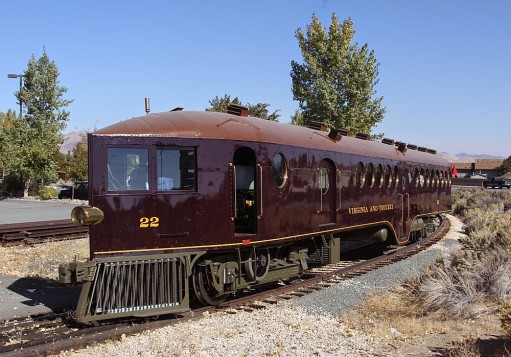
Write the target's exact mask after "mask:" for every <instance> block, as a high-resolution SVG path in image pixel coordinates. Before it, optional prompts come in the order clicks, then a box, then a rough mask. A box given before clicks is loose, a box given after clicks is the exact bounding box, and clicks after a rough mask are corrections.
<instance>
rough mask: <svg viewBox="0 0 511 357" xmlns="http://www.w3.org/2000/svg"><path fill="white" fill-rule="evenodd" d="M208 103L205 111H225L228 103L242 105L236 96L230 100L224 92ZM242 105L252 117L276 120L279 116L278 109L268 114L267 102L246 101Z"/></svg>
mask: <svg viewBox="0 0 511 357" xmlns="http://www.w3.org/2000/svg"><path fill="white" fill-rule="evenodd" d="M209 104H210V105H211V107H210V108H206V111H211V112H224V113H225V112H227V107H228V106H229V105H230V104H235V105H243V104H242V103H241V101H240V100H239V99H238V97H235V98H234V99H233V100H231V96H230V95H227V94H225V95H224V96H223V98H218V96H216V97H215V98H214V99H212V100H210V101H209ZM244 106H245V107H247V108H248V110H249V112H250V115H251V116H253V117H257V118H261V119H266V120H271V121H278V118H279V117H280V114H278V112H279V111H280V109H277V110H275V111H274V112H273V113H271V114H270V112H269V111H268V107H269V106H270V104H267V103H257V104H250V103H247V104H245V105H244Z"/></svg>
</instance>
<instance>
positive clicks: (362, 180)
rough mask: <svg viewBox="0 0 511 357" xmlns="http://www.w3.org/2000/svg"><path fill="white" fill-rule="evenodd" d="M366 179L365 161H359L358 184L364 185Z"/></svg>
mask: <svg viewBox="0 0 511 357" xmlns="http://www.w3.org/2000/svg"><path fill="white" fill-rule="evenodd" d="M365 180H366V175H365V170H364V163H363V162H359V163H358V165H357V186H358V187H363V186H364V183H365Z"/></svg>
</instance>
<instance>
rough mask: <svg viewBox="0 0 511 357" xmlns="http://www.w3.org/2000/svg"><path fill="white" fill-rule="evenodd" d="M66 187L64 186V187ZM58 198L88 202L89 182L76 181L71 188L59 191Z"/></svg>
mask: <svg viewBox="0 0 511 357" xmlns="http://www.w3.org/2000/svg"><path fill="white" fill-rule="evenodd" d="M64 187H66V186H64ZM59 198H73V199H76V200H88V199H89V182H88V181H77V182H75V183H74V184H73V186H67V187H66V188H64V189H63V190H60V193H59Z"/></svg>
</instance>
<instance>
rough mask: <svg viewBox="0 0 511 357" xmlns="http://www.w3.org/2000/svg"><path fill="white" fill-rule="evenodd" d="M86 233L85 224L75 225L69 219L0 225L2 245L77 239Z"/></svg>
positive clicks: (87, 231) (85, 235) (87, 230)
mask: <svg viewBox="0 0 511 357" xmlns="http://www.w3.org/2000/svg"><path fill="white" fill-rule="evenodd" d="M88 234H89V228H88V227H87V226H81V227H79V226H75V225H74V224H73V222H72V221H71V220H70V219H62V220H57V221H42V222H24V223H11V224H2V225H0V243H1V245H2V246H8V245H20V244H35V243H43V242H48V241H57V240H66V239H77V238H84V237H87V236H88Z"/></svg>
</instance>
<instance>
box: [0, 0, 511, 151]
mask: <svg viewBox="0 0 511 357" xmlns="http://www.w3.org/2000/svg"><path fill="white" fill-rule="evenodd" d="M313 12H315V13H316V15H317V16H318V18H319V19H320V21H321V22H322V24H323V26H325V27H326V26H328V25H329V24H330V19H331V14H332V13H336V14H337V16H338V17H339V18H340V20H344V19H346V18H348V17H351V18H352V20H353V22H354V28H355V30H356V35H355V40H356V41H357V42H358V43H359V44H364V43H367V44H368V45H369V48H370V49H373V50H374V51H375V56H376V58H377V60H378V62H379V63H380V75H379V80H380V83H379V84H378V86H377V87H376V90H377V95H378V96H383V97H384V101H383V104H384V106H385V107H386V108H387V114H386V116H385V118H384V119H383V121H382V123H381V124H380V125H379V126H378V127H377V128H376V130H375V132H377V133H384V134H385V136H386V137H390V138H393V139H396V140H401V141H405V142H409V143H413V144H416V145H420V146H427V147H431V148H434V149H437V150H439V151H445V152H449V153H451V154H456V153H460V152H467V153H473V154H482V153H486V154H494V155H501V156H504V157H507V156H509V155H511V143H510V141H511V120H510V114H509V113H510V109H511V105H510V102H511V87H510V84H511V69H510V66H511V18H510V16H511V2H510V1H509V0H495V1H482V0H481V1H474V0H465V1H462V0H449V1H445V0H429V1H410V0H399V1H392V0H388V1H381V0H371V1H370V0H356V1H355V0H337V1H333V0H331V1H314V0H273V1H269V0H258V1H240V0H238V1H206V0H200V1H199V0H188V1H171V0H167V1H164V0H160V1H154V0H147V1H131V0H124V1H117V0H115V1H114V0H111V1H99V0H88V1H79V0H72V1H70V0H51V1H36V0H32V1H28V0H1V1H0V44H1V48H2V51H1V53H2V55H1V56H0V111H4V112H5V111H7V109H9V108H12V109H14V110H16V112H17V111H18V110H19V107H18V106H17V105H16V99H15V97H14V95H13V93H14V92H15V91H16V90H18V87H19V81H17V80H15V79H8V78H7V74H8V73H22V72H23V71H24V70H25V69H26V66H27V63H28V61H29V59H30V57H31V56H32V54H34V55H35V57H36V58H38V57H40V56H41V54H42V50H43V46H45V47H46V51H47V54H48V56H49V57H50V59H52V60H53V61H54V62H55V63H56V64H57V66H58V68H59V71H60V77H59V78H60V84H61V85H62V86H66V87H67V88H68V89H69V91H68V93H67V98H68V99H74V103H73V104H72V105H71V106H69V107H68V110H69V111H70V112H71V115H70V121H69V123H68V126H67V129H66V131H65V132H70V131H76V130H79V131H80V130H87V131H91V130H93V129H94V128H98V129H99V128H102V127H104V126H107V125H109V124H112V123H116V122H118V121H120V120H123V119H127V118H131V117H134V116H140V115H144V114H145V112H144V98H145V97H149V98H150V100H151V111H152V112H160V111H168V110H170V109H172V108H174V107H178V106H179V107H184V108H185V110H204V109H205V108H206V107H208V106H209V103H208V102H209V100H211V99H213V98H214V97H215V96H219V97H222V96H223V95H224V94H229V95H231V96H232V97H235V96H238V97H239V98H240V100H241V101H242V102H244V103H245V102H249V103H253V104H255V103H258V102H263V103H269V104H270V105H271V106H270V110H275V109H280V110H281V115H282V116H281V118H280V121H281V122H288V121H289V118H290V116H291V115H292V114H293V113H294V111H295V110H296V109H297V108H298V103H297V102H296V101H293V96H292V93H291V77H290V75H289V73H290V70H291V66H290V63H291V61H292V60H295V61H301V59H302V58H301V54H300V52H299V49H298V44H297V41H296V38H295V31H296V29H297V28H302V29H305V26H306V25H307V24H309V23H310V22H311V15H312V13H313Z"/></svg>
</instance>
